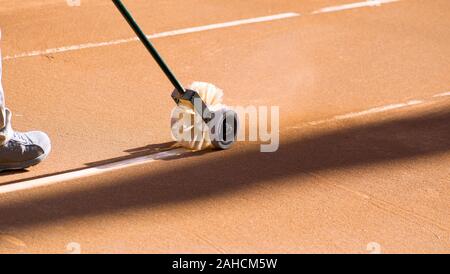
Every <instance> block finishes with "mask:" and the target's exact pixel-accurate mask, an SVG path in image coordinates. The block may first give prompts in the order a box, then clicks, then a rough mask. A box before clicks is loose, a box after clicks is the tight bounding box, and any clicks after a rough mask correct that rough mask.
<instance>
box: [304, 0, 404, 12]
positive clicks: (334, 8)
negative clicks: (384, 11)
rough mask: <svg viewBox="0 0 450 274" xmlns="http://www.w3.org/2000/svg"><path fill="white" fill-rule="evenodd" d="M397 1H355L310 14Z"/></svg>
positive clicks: (395, 0)
mask: <svg viewBox="0 0 450 274" xmlns="http://www.w3.org/2000/svg"><path fill="white" fill-rule="evenodd" d="M398 1H400V0H367V1H364V2H357V3H350V4H344V5H339V6H332V7H326V8H322V9H320V10H317V11H315V12H313V13H312V14H319V13H328V12H336V11H343V10H349V9H356V8H363V7H375V6H381V5H382V4H387V3H393V2H398Z"/></svg>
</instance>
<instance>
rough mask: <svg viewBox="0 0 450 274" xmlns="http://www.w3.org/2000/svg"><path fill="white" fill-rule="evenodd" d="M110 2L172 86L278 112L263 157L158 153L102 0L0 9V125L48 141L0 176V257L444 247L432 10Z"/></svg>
mask: <svg viewBox="0 0 450 274" xmlns="http://www.w3.org/2000/svg"><path fill="white" fill-rule="evenodd" d="M124 2H125V4H126V5H127V6H128V7H129V9H130V10H131V11H132V12H133V15H134V16H135V17H136V19H137V21H138V22H139V23H140V24H141V25H142V28H143V29H144V30H145V32H146V33H148V34H161V33H166V32H168V31H175V32H174V33H171V34H170V35H162V37H159V38H155V39H154V40H153V41H154V43H155V45H156V47H157V48H158V49H159V50H160V51H161V53H162V55H163V56H164V57H165V59H166V60H167V62H168V63H169V64H170V66H171V67H173V68H174V70H175V72H176V73H177V74H178V77H179V78H180V79H181V80H182V81H183V82H184V83H189V82H191V81H194V80H201V81H208V82H212V83H214V84H216V85H217V86H219V87H221V88H223V89H224V91H225V103H227V104H229V105H233V106H235V105H238V106H248V105H254V106H279V107H280V148H279V150H278V151H277V152H275V153H261V152H260V151H259V149H260V146H259V145H260V143H259V142H241V143H239V144H237V145H236V146H235V147H234V148H233V149H232V150H229V151H220V152H211V151H206V152H203V153H185V152H181V153H178V152H177V151H175V152H173V151H174V149H173V148H171V146H172V145H173V143H172V139H171V134H170V127H169V115H170V111H171V110H172V108H173V106H174V104H173V101H172V100H171V98H170V92H171V91H172V87H171V86H170V83H169V82H168V81H167V80H166V78H165V77H164V76H163V74H162V73H161V72H160V70H159V68H158V67H157V66H156V65H155V63H154V61H153V60H152V59H151V58H150V56H149V55H148V53H147V52H146V51H145V49H144V48H143V46H142V45H141V44H140V43H139V42H137V41H133V40H132V39H131V40H126V41H125V40H123V39H128V38H132V37H134V34H133V33H132V31H131V30H130V28H129V26H128V25H127V24H126V23H125V22H124V20H123V19H122V17H121V16H120V14H119V13H118V12H117V11H116V10H115V8H114V5H113V4H112V3H111V2H110V1H107V0H82V1H81V6H79V7H77V6H75V7H72V6H69V5H68V4H67V3H66V1H63V0H61V1H59V0H58V1H56V0H46V1H38V0H29V1H19V0H16V1H11V0H1V1H0V27H1V29H2V40H3V41H2V45H1V48H2V54H3V69H4V75H3V85H4V88H5V92H6V101H7V105H8V107H9V108H10V109H12V111H13V114H14V117H13V125H14V127H15V128H16V129H17V130H30V129H40V130H44V131H46V132H47V133H48V134H49V136H50V137H51V139H52V143H53V151H52V153H51V155H50V157H49V158H48V160H47V161H45V162H44V163H42V164H41V165H39V166H36V167H34V168H31V169H30V170H28V171H24V172H15V173H1V174H0V193H1V194H0V252H3V253H43V252H56V253H65V252H79V251H81V252H82V253H90V252H94V253H117V252H125V253H136V252H137V253H140V252H142V253H156V252H165V253H167V252H169V253H174V252H182V253H184V252H195V253H204V252H205V253H206V252H208V253H209V252H213V253H216V252H221V253H248V252H251V253H267V252H269V253H271V252H276V253H286V252H287V253H310V252H314V253H316V252H318V253H322V252H333V253H334V252H337V253H370V252H382V253H398V252H419V253H421V252H433V253H448V252H450V238H449V236H450V211H449V208H450V195H449V194H450V96H449V95H450V93H449V92H450V66H449V64H450V28H449V27H448V26H450V17H449V16H448V11H449V10H450V2H449V1H447V0H433V1H420V0H403V1H382V2H383V3H379V4H381V5H374V3H370V5H368V4H367V3H362V4H361V3H359V4H358V2H359V1H358V0H318V1H312V0H311V1H294V0H290V1H288V0H283V1H277V0H247V1H237V0H236V1H235V0H231V1H220V0H212V1H200V0H186V1H175V0H157V1H137V0H128V1H124ZM375 2H377V1H375ZM384 2H386V3H384ZM355 3H357V4H355ZM261 17H264V18H265V19H264V20H257V19H255V18H261ZM244 19H250V21H251V22H252V23H248V21H244V22H247V23H242V21H238V23H236V24H234V25H233V26H227V24H225V23H227V22H236V21H237V20H244ZM252 20H253V21H255V22H253V21H252ZM239 22H241V23H239ZM214 24H216V25H214ZM217 24H218V25H217ZM202 26H206V29H202V28H195V29H194V30H193V31H190V32H187V33H180V30H183V29H186V28H193V27H202ZM211 26H216V27H211ZM164 153H166V154H164ZM149 155H150V156H149ZM152 155H157V156H152ZM158 155H159V156H158ZM161 155H162V156H161ZM160 156H161V157H160ZM139 157H141V158H142V157H144V158H145V157H149V158H152V157H154V158H156V160H155V161H146V162H143V163H142V162H141V163H138V164H133V163H134V162H133V161H134V159H136V158H139ZM124 160H129V162H127V161H125V162H124ZM118 162H119V163H120V164H118V166H117V164H115V163H118ZM111 165H112V166H111ZM108 167H109V168H108ZM111 167H113V168H111Z"/></svg>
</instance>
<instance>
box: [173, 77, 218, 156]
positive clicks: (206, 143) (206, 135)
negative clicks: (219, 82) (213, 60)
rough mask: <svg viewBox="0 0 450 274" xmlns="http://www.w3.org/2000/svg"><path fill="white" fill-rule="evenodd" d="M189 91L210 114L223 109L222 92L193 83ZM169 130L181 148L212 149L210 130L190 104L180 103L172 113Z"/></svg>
mask: <svg viewBox="0 0 450 274" xmlns="http://www.w3.org/2000/svg"><path fill="white" fill-rule="evenodd" d="M188 89H189V90H194V91H196V92H197V93H198V95H199V96H200V98H201V99H202V100H203V102H204V103H205V104H206V106H207V107H208V109H209V110H210V111H211V112H216V111H219V110H221V109H224V108H225V106H224V105H223V104H222V98H223V91H222V90H221V89H220V88H218V87H216V86H215V85H213V84H210V83H204V82H194V83H192V84H191V85H190V86H189V88H188ZM171 129H172V136H173V138H174V139H175V140H176V141H177V142H178V143H179V144H181V145H182V146H183V147H185V148H188V149H191V150H193V151H198V150H204V149H207V148H210V147H213V146H214V145H213V142H212V140H211V134H210V128H209V127H208V125H206V124H205V123H204V122H203V119H202V117H201V116H200V115H198V114H197V113H196V112H195V110H194V107H193V105H192V104H191V103H189V102H185V101H180V102H179V104H178V105H177V107H176V108H175V109H174V110H173V111H172V115H171Z"/></svg>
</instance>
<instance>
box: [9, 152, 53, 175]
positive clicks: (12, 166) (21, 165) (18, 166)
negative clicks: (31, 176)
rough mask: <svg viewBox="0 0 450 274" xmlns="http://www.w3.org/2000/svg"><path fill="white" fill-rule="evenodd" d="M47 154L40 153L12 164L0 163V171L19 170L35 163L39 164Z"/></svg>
mask: <svg viewBox="0 0 450 274" xmlns="http://www.w3.org/2000/svg"><path fill="white" fill-rule="evenodd" d="M47 156H48V154H42V155H41V156H39V157H37V158H35V159H32V160H28V161H26V162H21V163H13V164H1V165H0V172H2V171H8V170H21V169H26V168H29V167H32V166H35V165H37V164H39V163H40V162H42V161H44V160H45V158H47Z"/></svg>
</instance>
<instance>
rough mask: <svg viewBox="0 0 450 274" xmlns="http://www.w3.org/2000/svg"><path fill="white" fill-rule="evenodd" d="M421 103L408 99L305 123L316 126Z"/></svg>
mask: <svg viewBox="0 0 450 274" xmlns="http://www.w3.org/2000/svg"><path fill="white" fill-rule="evenodd" d="M422 103H424V101H420V100H411V101H408V102H406V103H399V104H392V105H387V106H381V107H376V108H371V109H368V110H364V111H360V112H351V113H347V114H343V115H337V116H334V117H333V118H329V119H324V120H319V121H312V122H308V123H307V124H308V125H311V126H317V125H321V124H325V123H330V122H335V121H342V120H349V119H353V118H357V117H361V116H366V115H369V114H375V113H381V112H386V111H389V110H394V109H400V108H404V107H409V106H414V105H419V104H422Z"/></svg>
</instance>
